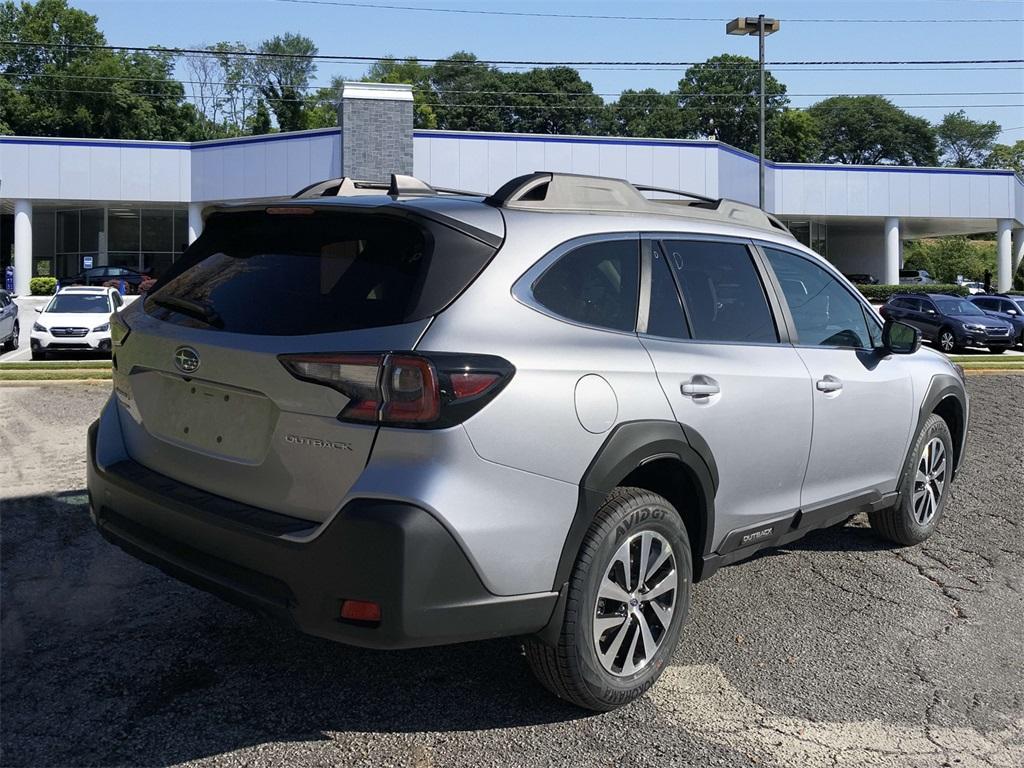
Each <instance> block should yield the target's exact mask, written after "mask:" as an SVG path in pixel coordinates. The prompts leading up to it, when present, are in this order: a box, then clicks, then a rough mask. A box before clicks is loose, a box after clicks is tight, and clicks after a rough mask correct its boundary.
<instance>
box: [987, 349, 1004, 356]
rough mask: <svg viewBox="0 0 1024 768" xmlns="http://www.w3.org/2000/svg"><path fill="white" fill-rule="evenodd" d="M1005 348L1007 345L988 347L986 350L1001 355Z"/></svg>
mask: <svg viewBox="0 0 1024 768" xmlns="http://www.w3.org/2000/svg"><path fill="white" fill-rule="evenodd" d="M1007 349H1008V347H989V348H988V351H989V352H991V353H992V354H993V355H1001V354H1003V352H1005V351H1006V350H1007Z"/></svg>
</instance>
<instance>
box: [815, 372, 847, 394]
mask: <svg viewBox="0 0 1024 768" xmlns="http://www.w3.org/2000/svg"><path fill="white" fill-rule="evenodd" d="M814 386H815V387H817V388H818V391H819V392H838V391H840V390H841V389H842V388H843V382H841V381H840V380H839V379H837V378H836V377H835V376H832V375H826V376H823V377H822V378H820V379H818V381H817V382H816V383H815V385H814Z"/></svg>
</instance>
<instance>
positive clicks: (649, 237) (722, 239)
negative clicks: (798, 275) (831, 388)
mask: <svg viewBox="0 0 1024 768" xmlns="http://www.w3.org/2000/svg"><path fill="white" fill-rule="evenodd" d="M640 237H641V241H642V247H641V248H640V258H641V263H640V299H641V305H640V315H641V316H642V317H644V319H645V320H646V319H647V318H648V317H649V312H650V296H651V275H652V273H653V269H652V268H651V254H652V248H654V247H658V248H661V252H662V255H664V254H665V253H666V250H665V247H664V243H665V241H666V240H684V241H703V242H713V243H733V244H737V245H742V246H744V247H745V248H746V249H747V254H748V255H749V256H750V261H751V263H752V264H753V267H754V273H755V274H756V275H757V279H758V280H759V281H760V283H761V290H762V291H763V292H764V297H765V300H766V301H767V302H768V312H769V314H770V315H771V318H772V323H773V324H774V325H775V335H776V336H778V341H720V340H717V339H694V338H689V339H679V338H675V337H671V336H655V335H654V334H649V333H647V329H646V324H645V325H644V326H643V330H640V328H641V326H639V325H638V326H637V334H638V335H640V336H642V337H643V338H647V339H657V340H659V341H671V342H675V343H678V344H729V345H731V346H739V347H778V346H780V345H783V344H790V343H791V342H790V337H791V334H790V327H791V326H790V325H787V324H786V322H785V316H784V314H783V309H784V307H785V305H784V304H780V302H779V297H778V296H777V295H776V293H775V287H774V285H773V282H772V281H774V275H772V274H771V273H770V272H769V271H767V270H766V269H765V263H764V260H763V257H762V255H761V254H760V253H759V252H758V250H757V248H756V247H755V244H754V242H753V241H752V240H751V239H750V238H748V237H735V236H730V235H708V234H704V233H699V232H664V231H645V232H641V233H640ZM669 272H670V273H671V274H672V282H673V283H674V284H675V287H676V294H677V295H678V296H679V305H680V306H681V307H682V308H683V319H684V321H685V322H686V324H687V327H688V328H689V329H690V335H691V336H692V335H693V322H692V320H691V319H690V312H689V309H688V308H687V306H686V300H685V299H684V298H683V294H682V290H681V287H680V285H679V279H678V278H677V277H676V274H675V270H674V269H670V270H669ZM769 286H771V288H769Z"/></svg>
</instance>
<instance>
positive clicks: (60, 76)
mask: <svg viewBox="0 0 1024 768" xmlns="http://www.w3.org/2000/svg"><path fill="white" fill-rule="evenodd" d="M0 77H8V78H16V79H43V80H46V79H55V80H99V81H113V82H132V83H136V82H137V83H167V82H176V83H180V84H181V85H198V86H231V87H234V88H259V87H260V86H261V85H262V83H257V82H246V81H237V82H229V81H226V80H180V79H176V78H175V79H168V78H159V77H127V76H124V75H71V74H66V73H45V72H35V73H31V74H28V75H20V74H18V73H15V72H0ZM293 87H294V88H296V89H297V90H306V91H309V90H321V89H325V88H330V87H331V86H329V85H326V86H320V85H303V86H293ZM412 91H413V93H427V94H436V93H445V94H449V93H458V94H473V95H485V96H567V97H573V98H581V97H586V96H610V97H617V98H620V97H622V96H628V97H631V98H632V97H638V96H639V97H657V96H664V97H672V96H674V95H675V93H674V92H671V91H670V92H659V93H657V94H650V93H643V92H642V91H633V92H632V93H629V94H627V93H625V92H624V91H587V92H579V91H488V90H478V89H450V88H445V89H442V90H434V89H431V88H415V87H414V88H413V89H412ZM1019 94H1020V91H1019V90H1017V91H892V92H885V93H879V92H875V91H872V92H863V93H847V92H844V93H824V92H823V93H790V92H786V93H784V94H769V96H786V97H792V98H827V97H830V96H1017V95H1019ZM685 96H707V97H714V98H737V99H743V98H757V94H749V93H715V92H707V91H704V92H701V93H697V94H685ZM964 106H970V105H964Z"/></svg>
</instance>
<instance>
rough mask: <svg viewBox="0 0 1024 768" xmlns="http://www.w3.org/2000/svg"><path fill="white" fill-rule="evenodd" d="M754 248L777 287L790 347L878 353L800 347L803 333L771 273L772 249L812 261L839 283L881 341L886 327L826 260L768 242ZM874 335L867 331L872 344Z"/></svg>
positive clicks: (825, 346)
mask: <svg viewBox="0 0 1024 768" xmlns="http://www.w3.org/2000/svg"><path fill="white" fill-rule="evenodd" d="M753 245H754V249H755V250H756V251H757V253H758V254H759V255H760V257H761V259H762V260H763V264H764V268H765V269H766V270H768V272H769V274H770V275H771V280H772V285H773V286H774V287H775V290H776V292H777V293H778V297H779V300H780V301H781V302H782V307H783V314H784V315H785V318H786V323H787V325H788V326H789V329H790V338H791V339H792V341H791V342H790V343H791V344H792V345H793V346H794V347H798V348H800V349H846V350H851V351H855V352H874V351H877V350H878V349H879V347H875V346H870V347H852V346H836V345H833V344H801V343H800V333H799V331H797V328H796V323H795V322H794V320H793V315H792V313H791V312H790V310H789V302H788V301H786V295H785V293H784V292H783V290H782V284H781V283H780V282H779V279H778V276H777V275H776V274H775V270H774V269H772V265H771V263H770V262H769V261H768V255H767V254H766V253H765V252H764V249H765V248H771V249H773V250H776V251H782V252H784V253H788V254H791V255H793V256H797V257H799V258H801V259H803V260H804V261H809V262H810V263H811V264H813V265H815V266H817V267H819V268H820V269H823V270H824V271H825V272H826V274H829V275H830V276H831V277H832V278H833V279H834V280H835V281H836V283H838V285H839V286H840V287H841V288H842V289H843V290H845V291H846V293H847V294H849V295H850V296H852V297H853V299H854V300H855V301H856V302H858V303H859V304H860V306H861V314H862V315H864V322H865V323H867V324H870V323H874V324H875V325H876V326H877V331H878V333H877V335H878V336H879V337H881V331H882V327H883V323H882V322H881V320H880V319H879V318H878V316H877V313H876V312H875V308H874V307H872V306H871V303H870V302H869V301H868V300H867V299H865V298H864V295H863V294H861V293H860V292H859V291H851V290H850V289H849V288H848V287H847V285H846V283H845V278H843V276H842V273H841V272H840V271H839V270H838V269H836V268H835V267H834V266H833V265H832V264H830V263H828V262H827V261H824V260H823V259H820V258H819V257H813V256H811V255H809V254H806V253H803V252H801V251H798V250H796V249H795V248H792V247H787V246H785V245H780V244H778V243H772V242H769V241H766V240H755V241H754V243H753ZM875 335H876V334H872V333H871V329H870V328H868V339H869V340H870V339H872V338H874V337H875Z"/></svg>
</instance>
